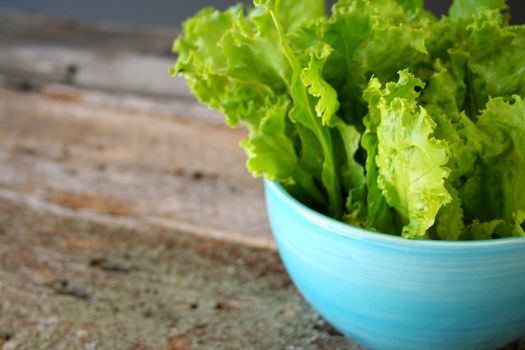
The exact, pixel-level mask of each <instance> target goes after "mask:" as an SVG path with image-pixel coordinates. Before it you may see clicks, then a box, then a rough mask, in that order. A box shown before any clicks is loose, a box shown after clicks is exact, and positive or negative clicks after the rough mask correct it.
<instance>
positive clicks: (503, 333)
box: [265, 181, 525, 350]
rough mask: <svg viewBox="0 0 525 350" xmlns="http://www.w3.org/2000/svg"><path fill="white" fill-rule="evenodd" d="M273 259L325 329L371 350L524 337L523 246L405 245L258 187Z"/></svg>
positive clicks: (277, 189)
mask: <svg viewBox="0 0 525 350" xmlns="http://www.w3.org/2000/svg"><path fill="white" fill-rule="evenodd" d="M265 193H266V204H267V208H268V213H269V217H270V223H271V227H272V231H273V235H274V238H275V241H276V243H277V247H278V250H279V253H280V255H281V258H282V260H283V262H284V265H285V266H286V269H287V270H288V273H289V274H290V276H291V278H292V280H293V282H294V283H295V285H296V286H297V288H298V289H299V291H300V292H301V293H302V295H303V296H304V297H305V299H306V300H307V301H308V302H309V303H310V304H311V305H312V306H313V307H314V309H315V310H316V311H318V312H319V313H320V314H321V315H322V316H323V317H324V318H325V319H326V320H327V321H328V322H330V323H331V324H332V325H333V326H334V327H336V328H337V329H338V330H340V331H341V332H342V333H344V334H345V335H346V336H348V337H350V338H352V339H353V340H355V341H357V342H358V343H360V344H362V345H364V346H366V347H368V348H370V349H375V350H390V349H392V350H394V349H396V350H398V349H399V350H410V349H418V350H419V349H421V350H434V349H435V350H445V349H446V350H454V349H458V350H466V349H497V348H499V347H502V346H504V345H506V344H508V343H510V342H512V341H513V340H516V339H518V338H520V337H523V336H525V238H505V239H497V240H490V241H468V242H467V241H463V242H447V241H430V240H426V241H414V240H407V239H404V238H401V237H397V236H392V235H386V234H381V233H375V232H371V231H367V230H363V229H360V228H357V227H353V226H350V225H347V224H344V223H342V222H338V221H336V220H333V219H331V218H328V217H326V216H324V215H322V214H319V213H317V212H315V211H313V210H311V209H309V208H307V207H306V206H304V205H303V204H301V203H299V202H298V201H297V200H295V199H294V198H292V197H291V196H290V195H289V194H288V193H287V192H286V191H285V190H284V189H283V187H282V186H281V185H279V184H277V183H275V182H269V181H265Z"/></svg>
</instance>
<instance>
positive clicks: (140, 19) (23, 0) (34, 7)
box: [0, 0, 525, 26]
mask: <svg viewBox="0 0 525 350" xmlns="http://www.w3.org/2000/svg"><path fill="white" fill-rule="evenodd" d="M297 1H300V0H297ZM238 2H244V3H251V1H249V0H244V1H236V0H189V1H187V0H147V1H145V0H90V1H87V0H84V1H82V0H0V9H14V10H22V11H28V12H37V13H45V14H51V15H57V16H63V17H70V18H75V19H81V20H87V21H113V22H123V23H128V24H135V25H148V26H178V25H179V24H180V23H181V22H182V21H183V20H184V19H185V18H187V17H188V16H191V15H192V14H193V13H194V12H196V11H197V10H198V9H200V8H202V7H205V6H210V5H214V6H216V7H218V8H220V9H224V8H227V7H228V6H229V5H232V4H235V3H238ZM329 2H330V3H333V2H334V1H330V0H329ZM451 2H452V1H451V0H426V6H427V8H429V9H431V10H432V11H434V12H435V13H436V14H445V13H446V12H447V9H448V7H449V5H450V3H451ZM507 3H508V4H509V6H510V8H511V15H512V22H513V23H515V24H518V23H520V24H521V23H525V0H508V1H507Z"/></svg>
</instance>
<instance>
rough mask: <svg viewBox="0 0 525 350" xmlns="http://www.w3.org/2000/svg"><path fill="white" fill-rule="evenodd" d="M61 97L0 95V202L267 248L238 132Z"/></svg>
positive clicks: (256, 190) (81, 95) (258, 196)
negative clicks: (156, 226) (6, 200)
mask: <svg viewBox="0 0 525 350" xmlns="http://www.w3.org/2000/svg"><path fill="white" fill-rule="evenodd" d="M70 95H71V96H73V97H72V98H73V100H69V99H67V98H64V96H58V97H57V95H56V94H49V93H45V91H44V93H35V92H32V93H27V92H17V91H13V90H9V89H0V169H2V171H0V197H2V196H3V197H9V198H17V200H18V201H20V202H24V203H28V204H29V203H33V207H35V206H39V207H41V209H42V210H55V211H56V209H57V208H62V209H63V211H64V212H69V213H70V214H71V215H91V216H92V217H99V218H100V217H101V218H105V219H108V218H115V219H119V220H120V221H123V220H124V219H126V220H127V221H129V222H134V223H135V224H151V223H155V224H161V225H164V226H169V227H175V228H182V229H184V230H185V231H187V232H193V233H197V234H201V235H206V236H214V237H221V238H228V239H232V240H237V241H242V242H244V243H247V244H251V245H257V246H273V243H272V240H271V237H270V230H269V228H268V224H267V218H266V216H265V207H264V201H263V194H262V191H261V183H260V181H259V180H254V179H252V178H251V177H250V176H249V175H248V174H247V172H246V171H245V169H244V161H245V160H244V159H245V156H244V154H243V151H242V150H241V149H240V148H239V146H238V142H239V140H240V139H241V138H242V137H243V134H244V131H243V130H232V129H230V128H228V127H226V126H223V125H220V124H213V123H208V122H205V121H202V120H197V119H194V118H184V117H178V116H173V115H166V114H159V115H155V114H148V113H144V112H140V111H139V112H137V111H136V110H135V111H134V110H133V109H129V108H125V107H122V106H120V107H116V106H113V107H111V106H108V105H107V104H100V105H99V104H96V103H93V100H92V99H91V98H90V97H89V96H91V95H90V93H89V92H85V91H81V90H78V91H77V92H76V94H72V93H71V94H70Z"/></svg>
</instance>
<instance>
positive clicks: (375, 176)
mask: <svg viewBox="0 0 525 350" xmlns="http://www.w3.org/2000/svg"><path fill="white" fill-rule="evenodd" d="M506 9H507V6H506V2H505V1H504V0H475V1H474V0H454V1H453V4H452V6H451V8H450V10H449V16H443V17H441V18H440V19H437V18H436V17H435V16H433V15H432V14H430V13H429V12H427V11H426V10H425V9H424V6H423V0H373V1H372V0H338V1H337V2H336V3H335V5H334V6H333V7H332V13H331V15H330V16H327V15H326V14H325V1H324V0H305V1H293V0H254V6H253V7H244V6H242V5H237V6H233V7H231V8H229V9H228V10H226V11H217V10H215V9H213V8H207V9H204V10H202V11H200V12H199V13H197V14H196V15H195V16H193V17H192V18H190V19H189V20H187V21H186V22H185V23H184V25H183V34H182V35H181V36H179V38H177V40H176V41H175V43H174V51H175V52H176V53H177V54H178V59H177V62H176V64H175V66H174V67H173V68H172V69H171V74H173V75H174V74H181V75H183V76H184V77H185V78H186V80H187V82H188V85H189V87H190V89H191V90H192V92H193V93H194V94H195V96H196V97H197V99H198V100H199V101H200V102H202V103H204V104H206V105H208V106H209V107H211V108H214V109H217V110H219V111H221V112H222V113H223V114H224V115H225V116H226V123H227V124H228V125H230V126H232V127H237V126H239V125H241V124H242V125H243V126H244V127H245V128H246V130H247V136H246V138H245V139H244V140H242V141H241V145H242V147H244V149H245V151H246V154H247V162H246V166H247V168H248V170H249V171H250V172H251V173H252V174H253V175H254V176H265V177H266V178H268V179H270V180H277V181H279V182H281V183H282V184H283V185H284V186H285V188H286V190H287V191H288V192H289V193H290V194H291V195H293V196H294V197H295V198H297V199H298V200H300V201H301V202H303V203H304V204H306V205H308V206H309V207H311V208H313V209H315V210H317V211H319V212H321V213H323V214H327V215H330V216H332V217H334V218H336V219H340V220H344V221H346V222H348V223H350V224H352V225H355V226H360V227H363V228H366V229H370V230H375V231H380V232H385V233H391V234H396V235H401V236H403V237H406V238H413V239H422V238H424V239H427V238H428V239H442V240H469V239H491V238H501V237H511V236H525V233H524V227H525V199H524V198H525V196H520V193H521V189H523V188H525V175H523V174H525V102H524V95H525V65H524V64H523V62H525V26H513V25H510V24H509V17H508V15H507V14H506V13H505V10H506Z"/></svg>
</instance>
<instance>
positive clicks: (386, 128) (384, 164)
mask: <svg viewBox="0 0 525 350" xmlns="http://www.w3.org/2000/svg"><path fill="white" fill-rule="evenodd" d="M417 87H419V88H422V87H423V82H422V81H421V80H419V79H417V78H415V77H414V76H413V75H411V74H410V73H408V72H407V71H401V72H400V73H399V81H398V82H397V83H388V84H387V85H386V87H385V89H383V90H380V91H377V90H376V93H379V94H381V97H380V98H379V103H378V106H379V111H380V118H381V121H380V123H379V125H378V127H377V138H378V148H377V156H376V158H375V161H376V164H377V167H378V169H379V173H378V178H377V182H378V186H379V188H380V189H381V190H382V191H383V195H384V196H385V199H386V201H387V203H388V204H389V205H390V206H391V207H393V208H395V209H396V211H397V213H398V214H399V215H400V217H401V219H402V222H403V224H404V227H403V231H402V235H403V236H404V237H407V238H427V230H428V229H429V228H430V227H431V226H432V225H433V224H434V222H435V218H436V215H437V213H438V211H439V210H440V209H441V208H442V207H443V206H444V205H446V204H448V203H450V202H451V200H452V198H451V196H450V193H449V192H448V191H447V189H446V187H445V179H446V178H447V177H448V175H449V173H450V170H449V169H448V168H447V167H446V164H447V163H448V152H449V151H448V145H447V144H446V143H445V142H444V141H442V140H438V139H436V138H434V137H433V136H432V133H433V131H434V128H435V122H434V121H433V120H432V118H431V117H430V116H429V115H428V113H427V111H426V110H425V109H424V108H423V107H421V106H420V105H418V103H417V101H416V97H417V92H416V91H415V89H416V88H417Z"/></svg>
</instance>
